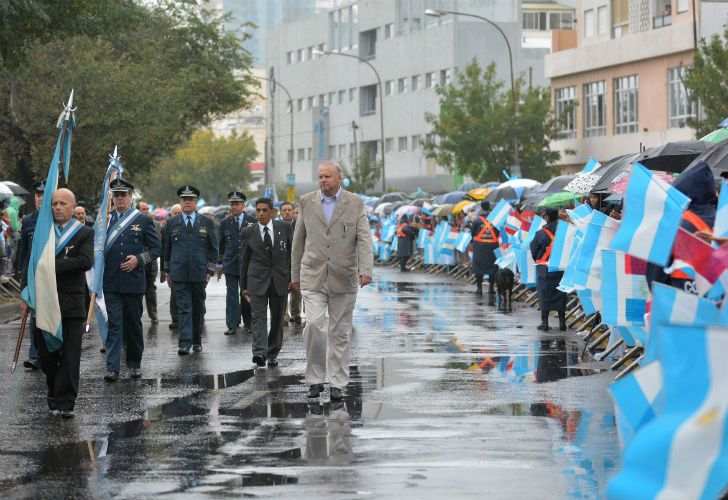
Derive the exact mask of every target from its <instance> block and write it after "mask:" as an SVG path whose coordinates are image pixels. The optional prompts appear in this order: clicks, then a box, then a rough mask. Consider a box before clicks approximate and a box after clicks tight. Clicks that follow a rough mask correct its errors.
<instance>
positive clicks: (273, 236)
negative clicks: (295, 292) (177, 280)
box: [240, 198, 293, 367]
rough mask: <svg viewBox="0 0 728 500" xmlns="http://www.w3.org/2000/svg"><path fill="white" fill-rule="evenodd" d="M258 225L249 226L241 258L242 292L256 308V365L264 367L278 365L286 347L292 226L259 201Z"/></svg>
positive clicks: (266, 202)
mask: <svg viewBox="0 0 728 500" xmlns="http://www.w3.org/2000/svg"><path fill="white" fill-rule="evenodd" d="M255 213H256V215H257V217H258V223H257V224H254V225H252V226H248V227H247V228H246V229H245V230H244V231H243V235H242V238H243V240H244V241H245V244H244V246H243V252H242V255H241V257H240V289H241V290H243V296H244V298H245V300H249V301H250V306H251V309H252V313H253V314H252V315H253V321H252V327H253V328H252V333H253V363H255V364H256V365H258V366H260V367H263V366H265V362H266V359H267V360H268V366H270V367H275V366H278V360H277V357H278V353H279V352H280V350H281V347H282V345H283V313H284V312H285V307H286V297H287V295H288V289H289V287H290V283H291V240H292V237H293V234H292V231H291V225H290V224H289V223H288V222H283V221H274V220H272V215H273V202H272V201H271V200H270V198H258V200H257V201H256V203H255ZM268 307H269V308H270V317H271V320H270V332H269V333H268V334H267V335H266V326H267V319H268V318H267V316H268V315H267V311H266V309H267V308H268Z"/></svg>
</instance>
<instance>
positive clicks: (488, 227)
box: [473, 215, 498, 243]
mask: <svg viewBox="0 0 728 500" xmlns="http://www.w3.org/2000/svg"><path fill="white" fill-rule="evenodd" d="M480 220H482V221H483V228H482V229H481V230H480V232H479V233H478V234H477V235H475V237H474V238H473V241H477V242H478V243H497V242H498V237H497V236H496V235H495V231H494V230H493V224H491V223H490V221H488V219H486V218H485V217H483V216H482V215H481V216H480ZM486 231H488V232H489V233H490V238H484V236H485V232H486Z"/></svg>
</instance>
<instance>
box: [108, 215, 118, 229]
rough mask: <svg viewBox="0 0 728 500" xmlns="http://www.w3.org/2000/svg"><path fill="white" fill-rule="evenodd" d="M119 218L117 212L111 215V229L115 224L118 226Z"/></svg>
mask: <svg viewBox="0 0 728 500" xmlns="http://www.w3.org/2000/svg"><path fill="white" fill-rule="evenodd" d="M118 218H119V217H118V214H117V212H114V213H113V214H111V222H110V223H109V227H113V226H114V224H116V220H117V219H118Z"/></svg>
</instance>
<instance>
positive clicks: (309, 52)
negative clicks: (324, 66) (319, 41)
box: [306, 45, 314, 61]
mask: <svg viewBox="0 0 728 500" xmlns="http://www.w3.org/2000/svg"><path fill="white" fill-rule="evenodd" d="M313 49H314V46H313V45H311V46H310V47H309V48H307V49H306V59H308V60H309V61H313Z"/></svg>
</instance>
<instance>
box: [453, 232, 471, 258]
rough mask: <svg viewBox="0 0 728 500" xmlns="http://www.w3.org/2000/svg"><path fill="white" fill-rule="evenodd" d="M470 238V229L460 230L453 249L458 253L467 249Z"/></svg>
mask: <svg viewBox="0 0 728 500" xmlns="http://www.w3.org/2000/svg"><path fill="white" fill-rule="evenodd" d="M472 239H473V235H472V234H470V231H461V232H460V234H459V235H458V239H457V241H456V242H455V250H457V251H458V252H460V253H465V251H466V250H467V249H468V245H469V244H470V240H472Z"/></svg>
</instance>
